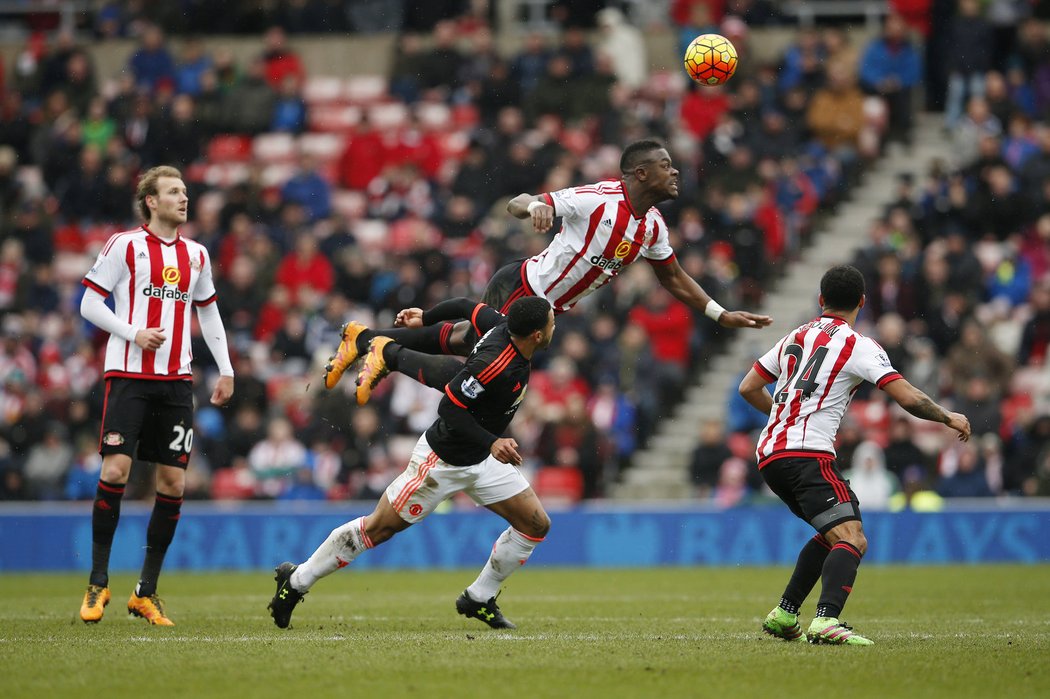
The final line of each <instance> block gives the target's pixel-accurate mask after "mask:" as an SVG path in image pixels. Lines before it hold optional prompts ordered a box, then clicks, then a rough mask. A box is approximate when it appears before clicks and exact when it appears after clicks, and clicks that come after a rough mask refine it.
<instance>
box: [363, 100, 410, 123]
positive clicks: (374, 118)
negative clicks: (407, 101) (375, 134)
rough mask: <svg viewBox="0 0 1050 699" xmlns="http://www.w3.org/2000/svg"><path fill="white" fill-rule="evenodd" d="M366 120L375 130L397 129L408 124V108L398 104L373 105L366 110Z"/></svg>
mask: <svg viewBox="0 0 1050 699" xmlns="http://www.w3.org/2000/svg"><path fill="white" fill-rule="evenodd" d="M368 120H369V121H371V122H372V124H373V125H374V126H375V127H376V128H377V129H387V128H399V127H401V126H404V125H405V124H406V123H408V107H406V106H405V105H403V104H402V103H400V102H388V103H386V104H374V105H372V106H371V107H369V109H368Z"/></svg>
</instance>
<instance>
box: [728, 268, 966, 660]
mask: <svg viewBox="0 0 1050 699" xmlns="http://www.w3.org/2000/svg"><path fill="white" fill-rule="evenodd" d="M818 301H819V303H820V306H821V309H822V313H821V316H820V317H819V318H817V319H816V320H814V321H812V322H810V323H806V324H804V325H802V326H800V327H799V328H798V329H796V330H793V331H791V333H789V334H788V335H786V336H785V337H784V339H783V340H782V341H780V342H778V343H777V344H775V345H774V346H773V347H772V349H770V351H769V352H767V353H766V354H764V355H763V356H762V357H760V358H759V360H758V361H757V362H755V364H754V366H753V367H752V368H751V370H750V371H749V372H748V373H747V375H746V376H745V377H744V380H743V381H741V382H740V389H739V390H740V394H741V395H742V396H743V397H744V398H746V399H747V401H748V402H749V403H751V405H753V406H754V407H755V408H757V409H758V410H760V411H761V412H763V413H765V414H767V415H769V421H768V423H767V425H766V427H765V429H763V431H762V434H761V435H760V437H759V446H758V449H757V456H758V458H759V469H760V471H761V473H762V477H763V479H764V480H765V482H766V484H767V485H768V486H769V488H770V489H771V490H772V491H773V492H774V493H775V494H776V495H777V496H778V497H779V498H780V499H781V500H783V501H784V503H785V504H787V505H788V507H789V508H790V509H791V511H792V512H793V513H794V514H795V515H796V516H797V517H799V518H800V519H802V520H804V521H806V522H808V523H809V524H810V525H811V526H812V527H813V528H814V529H816V530H817V536H815V537H813V538H812V539H810V541H809V542H808V543H807V544H806V545H805V546H804V547H803V548H802V551H801V552H800V553H799V557H798V561H797V563H796V565H795V570H794V572H793V573H792V575H791V579H790V581H789V582H788V584H787V587H786V588H785V590H784V594H783V595H782V596H781V599H780V604H779V605H777V606H776V607H775V608H774V609H773V610H772V611H771V612H770V613H769V614H768V615H767V616H766V619H765V621H764V622H763V623H762V629H763V630H764V631H765V632H766V633H767V634H770V635H772V636H775V637H777V638H781V639H783V640H786V641H797V640H801V639H802V638H803V634H802V628H801V626H800V625H799V623H798V612H799V608H800V607H801V606H802V603H803V601H805V599H806V597H807V596H809V593H810V592H811V591H812V589H813V587H814V586H815V585H816V582H817V580H818V579H821V580H822V583H821V594H820V600H819V601H818V603H817V611H816V614H815V616H814V619H813V621H812V623H811V624H810V626H809V630H808V631H807V632H806V637H808V639H809V641H810V642H811V643H828V644H834V645H864V646H868V645H873V644H872V641H871V640H870V639H867V638H865V637H863V636H860V635H859V634H856V633H854V632H853V631H852V629H851V628H849V627H847V626H845V625H843V624H842V623H841V622H840V621H839V615H840V614H841V612H842V607H843V606H844V605H845V603H846V600H847V598H848V596H849V594H850V592H851V589H852V587H853V583H854V580H855V579H856V576H857V569H858V567H859V566H860V560H861V557H862V556H863V555H864V553H865V551H866V550H867V539H866V538H865V535H864V530H863V526H862V525H861V521H860V510H859V507H858V498H857V495H856V494H855V493H854V492H853V491H852V490H851V489H850V486H849V482H848V481H844V480H843V478H842V476H841V475H840V473H839V470H838V468H837V467H836V465H835V461H836V451H835V438H836V434H837V433H838V431H839V425H840V422H841V419H842V415H843V414H844V413H845V409H846V407H847V406H848V405H849V402H850V401H851V400H852V398H853V394H854V389H856V388H857V387H858V386H859V385H860V384H862V383H864V382H869V383H872V384H875V385H876V386H877V387H879V388H881V389H882V390H884V391H885V392H886V393H887V394H888V395H889V396H890V397H891V398H893V399H894V401H896V402H897V403H898V404H899V405H900V406H901V407H903V408H904V409H905V410H907V411H908V412H910V413H911V414H913V415H915V416H916V417H919V418H922V419H924V420H929V421H931V422H940V423H942V424H944V425H947V426H948V427H949V428H951V429H953V430H955V431H956V432H958V437H959V440H960V441H963V442H965V441H967V440H968V439H969V438H970V424H969V422H968V421H967V419H966V416H965V415H963V414H961V413H952V412H949V411H947V410H945V409H944V408H942V407H941V406H939V405H937V404H936V403H934V402H933V401H932V400H931V399H930V398H929V396H927V395H925V394H924V393H922V392H921V391H919V390H918V389H916V388H915V387H914V386H912V385H911V384H909V383H908V382H907V381H906V380H904V378H903V377H902V376H901V375H900V374H899V373H897V371H896V370H894V368H893V365H892V364H890V362H889V360H888V358H886V356H885V354H884V353H883V352H882V350H881V348H880V347H879V345H878V344H877V343H876V342H874V341H873V340H871V339H869V338H866V337H864V336H863V335H860V334H859V333H857V332H855V331H854V330H853V327H854V325H855V323H856V321H857V314H858V313H859V312H860V310H861V309H862V308H863V307H864V301H865V298H864V277H863V275H861V273H860V271H859V270H857V268H856V267H852V266H849V265H840V266H837V267H833V268H831V269H830V270H828V271H827V272H826V273H825V274H824V276H823V277H822V278H821V281H820V296H819V299H818ZM788 340H791V342H790V344H789V343H788ZM823 360H827V361H823ZM807 362H808V363H809V364H812V368H811V369H803V370H800V368H801V367H806V366H808V364H807ZM773 380H776V381H777V385H776V388H775V389H774V390H775V392H776V396H777V399H776V400H774V398H773V396H772V395H770V393H769V391H768V390H767V389H766V385H767V384H768V383H769V382H771V381H773ZM817 386H821V387H823V388H822V389H821V390H822V395H821V398H820V400H819V401H814V400H810V398H811V397H812V394H813V391H814V390H815V387H817ZM797 422H802V423H804V424H805V426H806V429H803V430H795V429H793V428H792V426H793V425H794V424H795V423H797ZM857 451H860V449H859V447H858V450H857ZM854 453H856V452H854Z"/></svg>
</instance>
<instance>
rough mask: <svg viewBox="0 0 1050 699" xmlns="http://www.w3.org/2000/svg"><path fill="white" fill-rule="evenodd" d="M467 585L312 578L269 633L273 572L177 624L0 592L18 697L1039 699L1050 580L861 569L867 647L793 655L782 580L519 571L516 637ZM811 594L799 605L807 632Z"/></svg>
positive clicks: (173, 585)
mask: <svg viewBox="0 0 1050 699" xmlns="http://www.w3.org/2000/svg"><path fill="white" fill-rule="evenodd" d="M474 574H475V571H472V570H471V571H467V570H464V571H452V572H446V571H442V572H415V571H404V572H375V571H362V572H358V573H355V572H354V571H353V568H352V567H351V568H350V569H347V570H345V571H340V572H338V573H336V574H335V575H333V576H331V577H330V578H327V579H325V580H322V581H321V582H319V583H318V585H317V586H316V587H315V588H314V591H313V592H311V593H310V594H309V595H308V596H307V597H306V600H305V601H304V603H303V604H301V605H300V606H299V608H298V609H297V610H296V612H295V616H294V617H293V620H292V628H291V629H288V630H285V631H282V630H280V629H277V628H275V627H274V626H273V624H272V622H271V620H270V617H269V615H268V614H267V612H266V603H267V602H268V601H269V598H270V596H271V595H272V594H273V583H272V577H273V576H272V574H268V573H265V572H259V573H255V574H182V573H171V574H166V575H165V576H164V578H163V579H162V581H161V592H162V593H163V595H164V597H165V599H166V602H167V606H168V612H169V615H170V616H171V618H172V619H173V620H175V622H176V624H177V626H176V627H175V628H167V629H166V628H151V627H149V626H148V625H147V624H146V623H145V622H143V621H142V620H139V619H129V618H128V617H127V615H126V613H125V608H124V605H125V602H126V601H127V595H128V594H129V593H130V590H131V588H132V585H133V584H134V576H133V575H131V574H117V575H114V576H113V579H112V581H111V585H112V589H113V592H114V597H113V601H112V602H111V603H110V606H109V608H108V610H107V614H106V617H105V619H103V621H102V622H101V623H100V624H98V625H93V626H87V625H85V624H83V623H81V622H80V621H79V619H78V618H76V612H77V609H78V607H79V604H80V597H81V595H82V591H83V586H84V584H85V580H84V578H85V576H83V575H75V576H73V575H13V574H6V575H3V576H2V577H0V678H2V680H0V686H2V687H3V696H4V697H5V699H8V698H11V697H91V698H93V699H103V698H104V699H114V698H122V697H135V698H139V697H168V696H171V697H175V696H178V697H237V698H238V699H248V698H249V697H251V698H255V697H280V698H282V699H309V698H312V697H329V696H331V697H336V696H338V697H343V698H349V697H412V698H428V699H429V698H430V697H485V698H486V699H504V698H507V697H528V698H530V699H532V698H535V697H572V698H573V699H583V698H585V697H602V698H606V697H632V698H634V697H661V698H662V697H734V698H736V697H801V696H830V697H841V698H842V699H858V698H860V697H879V698H886V697H907V699H920V698H922V697H952V698H953V699H957V698H959V697H1010V698H1018V697H1050V566H1048V565H1041V566H1005V565H1004V566H965V567H962V566H960V567H868V568H866V569H865V568H862V569H861V573H860V577H859V578H858V580H857V584H856V587H855V589H854V593H853V595H852V597H851V599H850V602H849V604H848V606H847V608H846V613H845V614H844V615H843V617H844V618H845V619H846V620H847V621H849V622H851V623H853V624H854V626H855V627H856V629H857V631H858V632H860V633H863V634H865V635H868V636H869V637H870V638H872V639H873V640H875V642H876V645H875V646H874V647H871V648H847V647H828V646H811V645H809V644H807V643H795V644H788V643H785V642H783V641H778V640H775V639H772V638H768V637H765V636H763V635H762V633H761V632H760V631H759V623H760V621H761V619H762V618H763V617H764V616H765V613H766V612H767V611H769V609H770V608H771V607H772V606H773V604H774V603H775V602H776V600H777V599H778V596H779V593H780V591H781V589H782V587H783V584H784V583H785V581H786V577H787V575H788V571H787V570H786V569H782V568H660V569H646V570H575V569H543V568H540V567H535V568H531V569H530V568H526V569H524V570H522V571H521V572H520V573H518V574H516V575H515V576H514V577H513V578H511V580H510V581H509V583H508V585H507V586H506V587H505V588H504V592H503V595H502V597H501V598H500V603H501V606H502V608H503V610H504V612H505V613H506V614H507V616H508V617H509V618H510V619H512V620H513V621H515V622H516V623H517V624H518V627H519V628H518V630H517V631H511V632H506V631H499V632H497V631H492V630H490V629H488V628H487V627H485V626H484V625H482V624H481V623H480V622H477V621H473V620H467V619H464V618H463V617H460V616H457V615H456V613H455V609H454V606H453V602H454V600H455V598H456V596H457V595H458V594H459V593H460V592H461V591H462V589H463V588H464V587H465V586H466V584H467V583H469V582H470V581H471V580H472V579H473V576H474ZM814 602H815V597H813V598H811V599H810V600H809V602H808V604H807V605H806V606H805V607H804V608H803V617H804V619H806V620H807V621H808V619H809V617H810V616H811V615H812V613H813V604H814Z"/></svg>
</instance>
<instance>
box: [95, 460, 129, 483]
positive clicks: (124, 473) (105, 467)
mask: <svg viewBox="0 0 1050 699" xmlns="http://www.w3.org/2000/svg"><path fill="white" fill-rule="evenodd" d="M129 471H131V457H130V456H125V455H124V454H107V455H106V456H105V457H103V459H102V472H101V473H100V474H99V477H100V478H101V479H102V480H104V481H106V482H107V483H125V482H127V480H128V472H129Z"/></svg>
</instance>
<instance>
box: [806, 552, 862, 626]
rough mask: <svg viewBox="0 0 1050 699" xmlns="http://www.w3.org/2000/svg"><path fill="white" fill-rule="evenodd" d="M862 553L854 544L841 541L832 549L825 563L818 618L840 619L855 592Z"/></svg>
mask: <svg viewBox="0 0 1050 699" xmlns="http://www.w3.org/2000/svg"><path fill="white" fill-rule="evenodd" d="M860 557H861V554H860V551H859V550H858V549H857V547H856V546H854V545H853V544H851V543H849V542H846V541H840V542H838V543H836V544H835V545H834V546H832V547H831V552H830V553H829V554H828V558H827V560H826V561H824V571H823V576H822V579H821V587H820V600H819V601H818V602H817V616H818V617H833V618H835V619H837V618H838V616H839V614H841V613H842V608H843V607H844V606H846V598H847V597H849V593H850V592H852V591H853V583H854V581H855V580H856V579H857V568H859V567H860Z"/></svg>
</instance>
